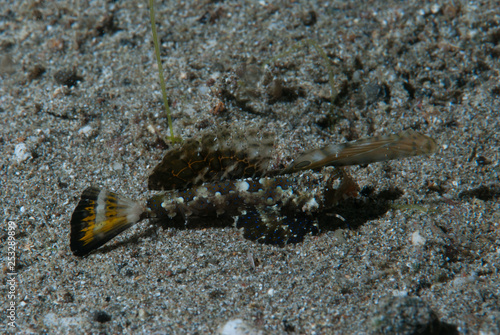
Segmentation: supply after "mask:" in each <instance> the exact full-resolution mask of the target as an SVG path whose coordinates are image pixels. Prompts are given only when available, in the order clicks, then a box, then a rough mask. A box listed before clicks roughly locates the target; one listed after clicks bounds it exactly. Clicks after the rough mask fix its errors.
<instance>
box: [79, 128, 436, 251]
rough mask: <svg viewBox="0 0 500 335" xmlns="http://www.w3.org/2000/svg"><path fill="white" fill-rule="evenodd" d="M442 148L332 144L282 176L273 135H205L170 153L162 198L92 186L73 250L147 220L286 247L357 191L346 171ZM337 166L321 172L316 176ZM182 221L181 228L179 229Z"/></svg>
mask: <svg viewBox="0 0 500 335" xmlns="http://www.w3.org/2000/svg"><path fill="white" fill-rule="evenodd" d="M436 148H437V145H436V142H435V141H434V140H433V139H431V138H429V137H427V136H425V135H422V134H419V133H417V132H415V131H412V130H408V131H405V132H403V133H400V134H397V135H390V136H383V137H373V138H367V139H362V140H359V141H355V142H349V143H344V144H334V145H329V146H326V147H323V148H319V149H313V150H309V151H306V152H304V153H303V154H302V155H300V156H299V157H297V159H295V160H294V161H293V162H292V163H291V164H290V165H289V166H288V167H286V168H285V169H283V170H273V169H271V168H270V164H269V162H270V161H271V160H272V155H273V141H272V140H270V137H269V136H267V135H259V134H258V133H253V134H251V135H248V134H244V135H233V134H231V133H230V132H228V131H222V132H220V133H218V134H215V135H214V134H206V135H203V136H202V137H201V138H200V139H193V140H188V141H186V142H185V143H184V144H183V145H182V146H181V147H179V148H175V149H172V150H170V151H168V152H167V153H166V154H165V156H164V159H163V160H162V162H161V163H160V164H159V165H158V166H156V167H155V169H154V170H153V172H152V173H151V175H150V176H149V180H148V188H149V189H150V190H159V191H162V192H160V193H158V194H156V195H154V196H152V197H151V198H150V199H148V200H147V201H146V203H144V204H143V203H141V202H137V201H133V200H130V199H128V198H126V197H124V196H122V195H119V194H116V193H114V192H110V191H106V190H101V189H98V188H95V187H89V188H87V189H86V190H84V191H83V193H82V196H81V199H80V201H79V203H78V205H77V206H76V208H75V210H74V212H73V216H72V218H71V250H72V251H73V253H74V254H75V255H77V256H84V255H86V254H88V253H90V252H91V251H93V250H95V249H97V248H99V247H100V246H102V245H103V244H105V243H106V242H108V241H109V240H111V239H112V238H113V237H115V236H116V235H118V234H120V233H121V232H123V231H124V230H126V229H128V228H130V227H131V226H132V225H134V224H135V223H137V222H139V221H141V220H143V219H148V218H152V219H156V220H159V221H161V222H166V223H167V224H171V226H179V225H178V223H179V222H181V225H182V226H185V227H187V228H190V227H194V226H198V227H199V226H200V224H198V225H196V222H198V223H199V222H201V225H202V226H203V225H204V224H206V223H205V222H209V221H210V220H216V221H217V220H222V219H223V218H226V219H227V218H230V219H232V220H233V222H234V227H236V228H239V229H242V230H243V235H244V237H246V238H248V239H250V240H256V241H258V242H262V243H268V244H277V245H284V244H287V243H296V242H300V241H301V240H302V239H303V238H304V236H305V235H307V234H316V233H318V232H319V227H318V222H317V219H316V216H317V214H318V213H321V212H323V211H326V210H328V209H331V208H332V207H334V206H335V205H337V204H338V203H339V201H341V200H342V199H344V198H346V197H354V196H356V194H357V193H356V192H357V190H358V187H357V184H356V183H355V182H354V181H353V179H352V178H351V177H350V176H349V174H347V173H346V172H345V171H344V170H343V169H342V168H340V167H341V166H346V165H355V164H368V163H372V162H379V161H385V160H390V159H396V158H403V157H411V156H416V155H422V154H429V153H432V152H434V151H435V150H436ZM327 166H332V167H334V168H328V169H325V171H323V173H317V172H314V171H313V170H317V169H320V168H323V167H327ZM174 222H177V225H174Z"/></svg>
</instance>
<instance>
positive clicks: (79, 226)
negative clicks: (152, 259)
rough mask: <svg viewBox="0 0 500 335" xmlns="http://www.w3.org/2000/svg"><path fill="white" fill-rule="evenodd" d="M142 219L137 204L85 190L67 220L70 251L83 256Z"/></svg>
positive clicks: (140, 208)
mask: <svg viewBox="0 0 500 335" xmlns="http://www.w3.org/2000/svg"><path fill="white" fill-rule="evenodd" d="M145 217H146V215H145V212H144V207H143V206H142V205H141V204H139V203H138V202H135V201H132V200H129V199H128V198H126V197H124V196H121V195H119V194H116V193H113V192H109V191H105V190H101V189H99V188H96V187H89V188H87V189H85V191H83V193H82V196H81V198H80V202H79V203H78V205H77V206H76V208H75V211H74V212H73V215H72V216H71V243H70V245H71V251H73V254H74V255H75V256H85V255H86V254H88V253H90V252H91V251H92V250H95V249H97V248H99V247H100V246H101V245H103V244H105V243H106V242H108V241H109V240H111V239H112V238H113V237H115V236H116V235H118V234H120V233H121V232H123V231H124V230H126V229H128V228H130V227H131V226H132V225H134V224H135V223H137V222H139V221H140V220H141V219H143V218H145Z"/></svg>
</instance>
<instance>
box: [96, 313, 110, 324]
mask: <svg viewBox="0 0 500 335" xmlns="http://www.w3.org/2000/svg"><path fill="white" fill-rule="evenodd" d="M92 319H93V320H94V321H97V322H99V323H105V322H109V321H111V315H109V314H108V313H106V312H103V311H96V312H94V315H93V316H92Z"/></svg>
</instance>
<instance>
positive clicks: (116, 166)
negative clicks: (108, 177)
mask: <svg viewBox="0 0 500 335" xmlns="http://www.w3.org/2000/svg"><path fill="white" fill-rule="evenodd" d="M121 169H123V164H122V163H118V162H116V163H114V164H113V170H115V171H118V170H121Z"/></svg>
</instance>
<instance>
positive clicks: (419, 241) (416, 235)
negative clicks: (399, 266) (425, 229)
mask: <svg viewBox="0 0 500 335" xmlns="http://www.w3.org/2000/svg"><path fill="white" fill-rule="evenodd" d="M425 242H426V240H425V238H424V237H423V236H422V235H420V232H419V231H418V230H417V231H415V232H413V233H412V234H411V244H413V245H418V246H422V245H424V244H425Z"/></svg>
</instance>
